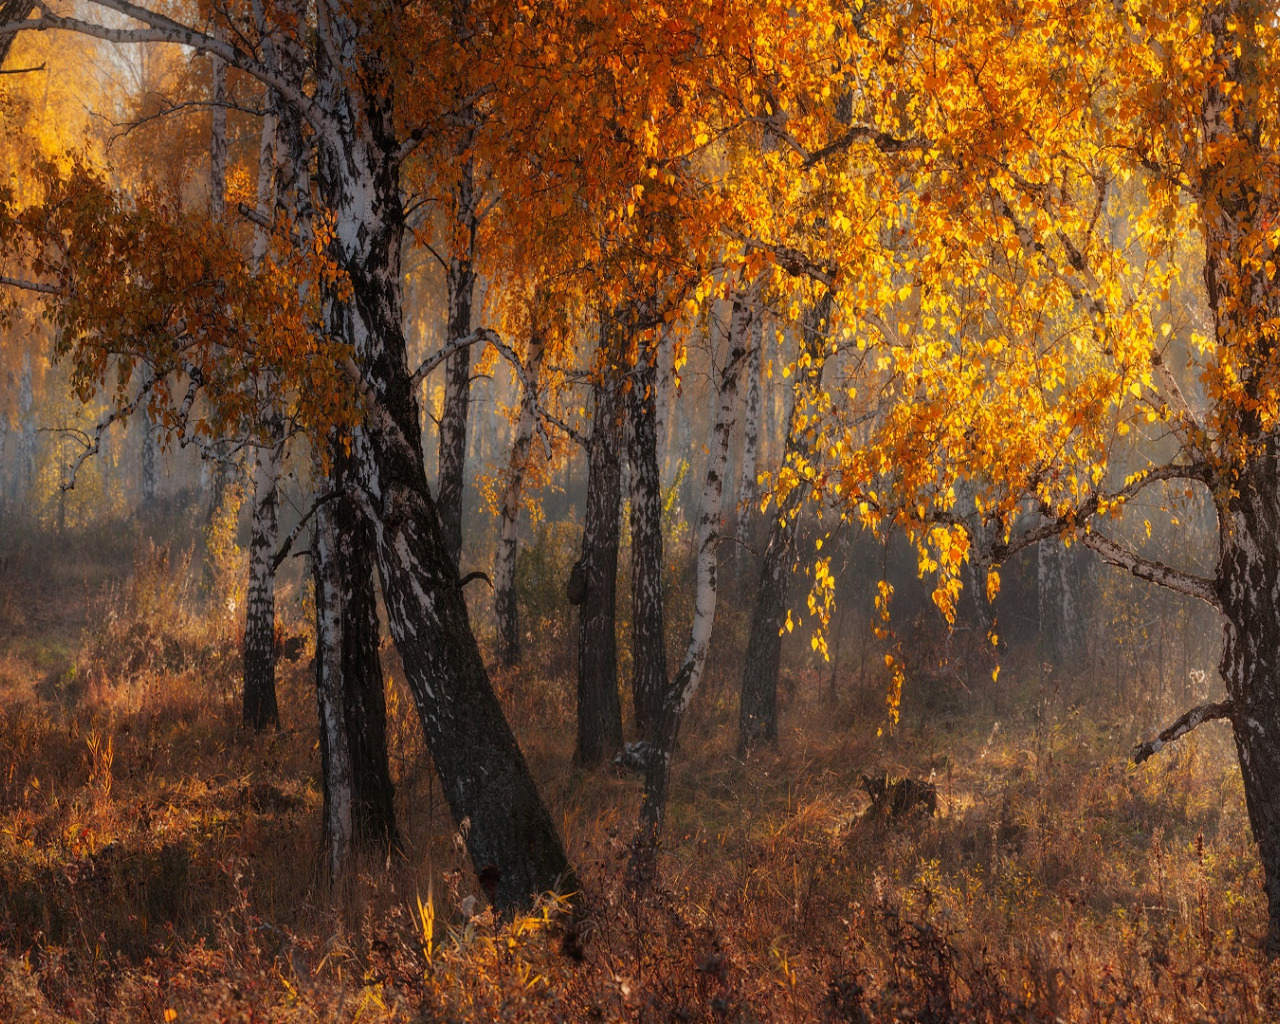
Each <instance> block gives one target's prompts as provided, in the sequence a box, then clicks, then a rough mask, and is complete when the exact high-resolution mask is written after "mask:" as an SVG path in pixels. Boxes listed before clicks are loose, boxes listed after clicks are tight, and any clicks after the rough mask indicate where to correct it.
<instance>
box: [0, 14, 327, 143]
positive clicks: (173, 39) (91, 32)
mask: <svg viewBox="0 0 1280 1024" xmlns="http://www.w3.org/2000/svg"><path fill="white" fill-rule="evenodd" d="M94 2H95V3H96V4H97V5H98V6H100V7H105V8H106V9H107V10H111V11H116V12H117V13H119V14H123V15H125V16H126V17H130V18H133V19H134V20H135V21H140V22H142V24H143V25H145V26H146V27H145V28H108V27H107V26H106V25H99V24H96V23H95V22H91V21H84V20H83V19H80V18H68V17H64V16H62V15H59V14H54V13H53V11H52V10H51V9H50V8H49V6H48V4H46V3H45V0H36V2H35V3H34V4H33V5H32V6H33V8H34V9H36V10H39V12H40V17H39V18H36V19H33V18H31V17H29V15H27V16H23V17H21V18H19V19H17V20H10V21H6V22H3V23H0V46H4V45H5V44H4V43H3V42H2V41H3V40H7V39H9V38H11V37H13V36H16V35H17V34H18V33H20V32H47V31H49V30H50V29H57V30H60V31H64V32H76V33H79V34H80V35H85V36H90V37H91V38H94V39H102V40H105V41H106V42H109V43H173V44H175V45H177V46H189V47H191V48H192V49H193V50H198V51H200V52H202V53H209V54H213V55H214V56H216V57H220V58H222V60H224V61H226V63H227V64H230V65H232V66H234V67H237V68H239V69H240V70H241V71H243V72H244V73H245V74H247V75H249V76H251V77H253V78H256V79H257V80H258V81H259V82H261V83H262V84H263V85H267V86H270V87H271V88H272V89H274V90H275V91H276V93H277V94H278V95H280V96H281V97H282V98H283V99H285V100H287V101H288V102H289V103H290V104H291V105H293V106H294V107H296V108H297V110H298V111H299V112H300V113H301V114H302V115H303V116H304V117H305V118H307V120H309V121H310V122H311V123H312V125H313V126H314V127H315V128H316V129H317V130H328V129H329V128H330V127H332V125H331V122H330V120H329V118H328V117H327V116H326V115H325V114H324V113H323V112H322V111H321V110H320V109H319V108H318V107H317V106H316V105H315V104H314V103H313V102H312V101H311V98H310V97H309V96H307V95H306V94H305V93H304V92H302V91H301V90H300V89H298V88H297V87H296V86H295V85H294V84H293V83H292V82H290V81H289V80H288V79H287V78H285V77H283V76H281V75H278V74H276V73H275V72H274V71H272V70H271V68H269V67H267V66H266V65H265V64H264V63H262V61H260V60H257V59H256V58H254V57H253V56H251V55H250V54H248V53H245V51H244V50H241V49H240V48H239V47H237V46H232V45H231V44H230V43H228V42H226V41H225V40H222V39H218V38H216V37H215V36H212V35H209V34H208V33H206V32H200V31H198V30H196V29H194V28H191V27H190V26H189V25H184V24H182V23H181V22H177V21H174V20H173V19H171V18H166V17H165V16H164V15H162V14H157V13H156V12H154V11H149V10H147V9H146V8H144V7H139V6H137V5H136V4H132V3H128V2H127V0H94Z"/></svg>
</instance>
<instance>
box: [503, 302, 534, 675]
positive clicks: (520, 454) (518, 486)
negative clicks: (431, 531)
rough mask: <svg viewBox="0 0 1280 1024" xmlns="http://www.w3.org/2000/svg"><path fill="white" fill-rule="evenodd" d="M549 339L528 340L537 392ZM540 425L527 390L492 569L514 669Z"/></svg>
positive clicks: (529, 370)
mask: <svg viewBox="0 0 1280 1024" xmlns="http://www.w3.org/2000/svg"><path fill="white" fill-rule="evenodd" d="M545 349H546V338H545V337H544V336H543V334H542V332H541V331H540V330H538V329H537V328H536V327H535V328H534V331H533V335H532V336H531V337H530V339H529V355H528V358H527V359H526V361H525V377H526V379H527V381H528V384H529V385H530V386H532V387H533V388H535V389H536V387H537V384H538V375H539V374H540V373H541V372H542V354H543V352H544V351H545ZM537 422H538V395H537V391H536V390H533V391H531V390H530V389H529V387H526V388H525V390H524V394H523V396H522V397H521V400H520V418H519V420H518V421H517V422H516V433H515V438H514V439H513V440H512V442H511V458H510V460H509V461H508V464H507V481H506V486H505V488H504V489H503V492H502V517H501V525H500V527H499V531H498V553H497V555H496V556H495V559H494V567H493V603H494V612H495V614H496V615H497V619H498V660H499V661H500V662H501V663H502V664H503V665H505V666H507V667H511V666H513V665H518V664H519V663H520V608H519V606H518V605H517V603H516V552H517V550H518V548H519V543H520V498H521V495H522V494H523V489H524V488H523V485H524V473H525V467H526V465H527V464H528V461H529V450H530V447H531V444H532V441H533V430H534V427H535V426H537Z"/></svg>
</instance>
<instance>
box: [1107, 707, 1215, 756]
mask: <svg viewBox="0 0 1280 1024" xmlns="http://www.w3.org/2000/svg"><path fill="white" fill-rule="evenodd" d="M1234 713H1235V705H1234V704H1232V703H1231V701H1229V700H1224V701H1219V702H1218V703H1216V704H1201V705H1199V706H1198V707H1194V708H1192V709H1191V710H1190V711H1188V712H1187V713H1186V714H1185V715H1183V716H1182V717H1181V718H1179V719H1178V720H1177V721H1176V722H1174V723H1173V725H1171V726H1169V728H1167V729H1166V730H1165V731H1164V732H1162V733H1161V734H1160V735H1159V736H1157V737H1156V738H1155V739H1153V740H1147V742H1146V743H1139V744H1138V745H1137V746H1136V747H1134V748H1133V753H1132V754H1130V755H1129V759H1130V761H1131V762H1132V763H1133V764H1135V765H1138V764H1142V762H1143V761H1145V760H1146V759H1147V758H1149V757H1150V756H1151V755H1152V754H1155V753H1157V752H1159V751H1160V749H1161V748H1162V747H1164V746H1165V744H1167V743H1172V742H1173V741H1174V740H1176V739H1181V738H1182V737H1183V736H1185V735H1186V734H1187V733H1189V732H1190V731H1191V730H1192V729H1194V728H1195V727H1196V726H1198V725H1203V724H1204V723H1205V722H1212V721H1215V720H1216V719H1219V718H1230V717H1231V716H1232V715H1233V714H1234Z"/></svg>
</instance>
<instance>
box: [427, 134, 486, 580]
mask: <svg viewBox="0 0 1280 1024" xmlns="http://www.w3.org/2000/svg"><path fill="white" fill-rule="evenodd" d="M476 199H477V189H476V185H475V167H474V165H473V164H472V161H470V160H468V161H467V162H466V165H465V167H464V168H463V172H462V179H461V181H460V182H459V184H458V187H457V189H456V191H455V194H454V219H455V222H456V225H457V230H458V231H459V232H460V233H461V235H462V236H463V238H464V239H465V243H464V246H463V248H462V250H461V251H459V252H455V253H454V254H453V256H452V257H451V258H450V260H449V273H448V291H449V322H448V325H447V330H446V334H445V344H446V345H449V344H451V343H453V342H455V341H457V340H459V339H460V338H465V337H466V336H467V335H468V334H470V333H471V319H472V315H471V314H472V311H471V304H472V300H473V298H474V295H475V283H476V275H475V268H474V260H475V246H476ZM470 406H471V348H470V346H467V347H464V348H461V349H459V350H458V351H457V352H455V353H454V354H453V355H451V356H450V357H449V359H448V360H447V361H446V362H445V385H444V410H443V414H442V415H441V417H440V453H439V463H438V470H437V474H438V475H437V477H436V488H437V490H438V492H439V503H438V505H439V509H440V526H441V529H442V530H443V531H444V541H445V547H446V548H447V550H448V551H449V556H450V558H451V559H452V560H453V563H454V565H457V564H458V557H459V555H460V554H461V552H462V491H463V486H464V481H465V474H466V462H467V414H468V411H469V409H470Z"/></svg>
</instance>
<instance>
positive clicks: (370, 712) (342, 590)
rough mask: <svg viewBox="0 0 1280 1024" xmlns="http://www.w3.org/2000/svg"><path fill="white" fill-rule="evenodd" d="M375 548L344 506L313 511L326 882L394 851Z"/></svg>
mask: <svg viewBox="0 0 1280 1024" xmlns="http://www.w3.org/2000/svg"><path fill="white" fill-rule="evenodd" d="M373 544H374V539H373V531H372V529H371V528H370V526H369V523H368V521H367V520H366V519H365V517H364V515H363V513H361V511H360V509H359V507H358V506H357V505H356V503H355V501H354V500H352V498H351V497H350V496H343V497H339V498H337V499H336V500H334V501H330V502H326V503H325V504H324V505H322V506H320V507H319V508H318V509H317V510H316V517H315V530H314V533H313V537H312V542H311V564H312V572H313V575H314V578H315V590H316V704H317V708H318V710H319V713H320V766H321V782H322V790H323V792H324V845H325V850H326V851H327V855H328V867H329V875H330V878H331V879H333V880H337V879H339V878H341V877H342V875H343V873H344V871H345V868H346V866H347V864H348V863H349V861H350V859H351V857H352V855H353V854H354V853H355V852H357V851H367V852H375V853H379V854H385V853H386V852H387V851H388V850H389V849H391V848H392V847H393V846H395V844H396V818H395V804H394V796H395V789H394V787H393V785H392V782H391V770H390V766H389V764H388V760H387V705H386V696H385V693H384V691H383V680H382V663H381V660H380V659H379V656H378V646H379V641H380V636H381V632H380V629H379V623H378V604H377V595H376V592H375V590H374V582H373V563H374V561H375V553H374V548H373Z"/></svg>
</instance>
